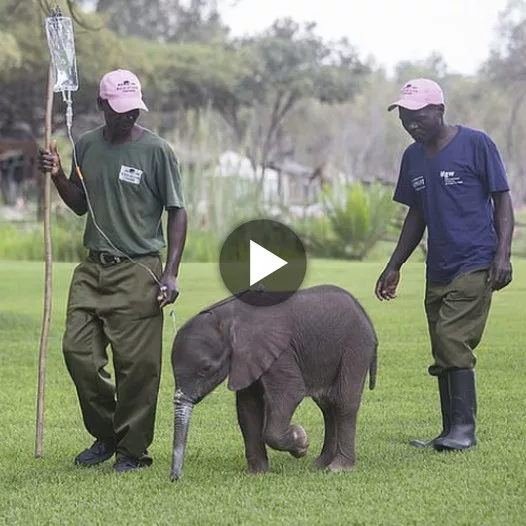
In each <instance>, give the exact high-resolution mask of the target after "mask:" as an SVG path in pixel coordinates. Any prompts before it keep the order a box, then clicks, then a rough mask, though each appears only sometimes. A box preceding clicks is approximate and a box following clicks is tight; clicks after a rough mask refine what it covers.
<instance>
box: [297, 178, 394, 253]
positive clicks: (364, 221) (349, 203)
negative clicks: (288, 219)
mask: <svg viewBox="0 0 526 526" xmlns="http://www.w3.org/2000/svg"><path fill="white" fill-rule="evenodd" d="M322 203H323V210H324V212H325V217H323V218H319V219H313V218H311V219H308V220H302V221H301V223H298V225H297V229H298V231H299V232H301V234H302V237H303V239H304V242H305V245H306V249H307V251H308V252H309V253H310V255H312V256H314V257H325V258H334V259H350V260H363V259H364V258H365V257H366V256H367V254H368V253H369V252H370V251H371V250H372V249H373V248H374V247H375V245H376V244H377V243H378V241H380V240H381V239H383V238H385V237H386V236H387V235H388V234H389V233H391V234H392V231H393V228H394V226H393V222H394V219H395V217H396V213H397V210H398V205H397V204H396V203H395V202H393V200H392V192H391V190H390V189H389V188H386V187H385V186H383V185H381V184H379V183H375V184H372V185H370V186H368V187H366V186H365V185H364V184H363V183H361V182H356V183H352V184H349V185H345V186H343V187H342V188H341V189H331V190H327V189H325V190H324V191H323V192H322Z"/></svg>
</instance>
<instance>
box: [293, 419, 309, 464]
mask: <svg viewBox="0 0 526 526" xmlns="http://www.w3.org/2000/svg"><path fill="white" fill-rule="evenodd" d="M292 437H293V438H294V442H295V443H296V447H295V448H294V449H291V450H290V454H291V455H292V456H293V457H296V458H301V457H304V456H305V455H306V454H307V450H308V448H309V438H308V437H307V433H306V432H305V429H303V428H302V427H301V426H292Z"/></svg>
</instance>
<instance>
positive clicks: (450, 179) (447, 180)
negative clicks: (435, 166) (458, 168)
mask: <svg viewBox="0 0 526 526" xmlns="http://www.w3.org/2000/svg"><path fill="white" fill-rule="evenodd" d="M440 177H441V178H442V181H443V182H444V184H445V185H446V186H451V185H454V184H464V181H462V179H461V178H460V177H459V176H458V175H455V172H446V171H444V170H442V171H441V172H440Z"/></svg>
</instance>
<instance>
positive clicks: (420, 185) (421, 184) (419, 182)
mask: <svg viewBox="0 0 526 526" xmlns="http://www.w3.org/2000/svg"><path fill="white" fill-rule="evenodd" d="M411 184H412V185H413V188H414V189H415V190H416V191H417V192H419V191H420V190H423V189H424V188H425V187H426V180H425V179H424V177H423V176H421V175H418V176H416V177H413V178H412V179H411Z"/></svg>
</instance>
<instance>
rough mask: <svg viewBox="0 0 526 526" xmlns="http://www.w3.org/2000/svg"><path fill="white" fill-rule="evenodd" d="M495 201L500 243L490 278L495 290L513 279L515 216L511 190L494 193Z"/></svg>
mask: <svg viewBox="0 0 526 526" xmlns="http://www.w3.org/2000/svg"><path fill="white" fill-rule="evenodd" d="M493 202H494V204H495V209H494V221H495V229H496V231H497V236H498V245H497V252H496V254H495V258H494V259H493V263H492V265H491V268H490V274H489V279H490V280H491V283H492V288H493V290H500V289H503V288H504V287H506V286H507V285H509V283H510V282H511V280H512V267H511V261H510V259H511V242H512V238H513V229H514V227H515V217H514V213H513V205H512V202H511V197H510V193H509V192H497V193H494V194H493Z"/></svg>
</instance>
